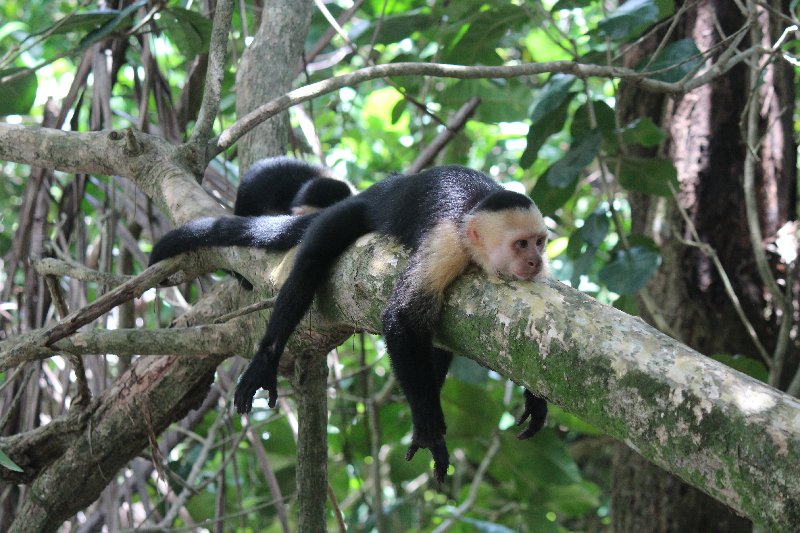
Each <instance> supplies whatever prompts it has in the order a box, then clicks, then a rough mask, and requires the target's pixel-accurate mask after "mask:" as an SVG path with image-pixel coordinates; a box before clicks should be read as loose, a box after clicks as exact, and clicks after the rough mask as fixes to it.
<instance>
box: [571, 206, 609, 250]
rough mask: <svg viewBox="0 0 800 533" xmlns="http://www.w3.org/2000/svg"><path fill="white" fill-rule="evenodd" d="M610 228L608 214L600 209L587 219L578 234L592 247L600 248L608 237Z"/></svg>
mask: <svg viewBox="0 0 800 533" xmlns="http://www.w3.org/2000/svg"><path fill="white" fill-rule="evenodd" d="M608 226H609V221H608V213H607V212H606V210H605V209H599V210H597V211H595V212H594V213H592V214H591V215H589V216H588V217H586V220H585V221H584V223H583V226H581V229H579V230H578V232H579V233H580V235H581V238H583V240H584V241H586V242H587V243H589V244H590V245H591V246H600V243H602V242H603V239H605V238H606V235H608Z"/></svg>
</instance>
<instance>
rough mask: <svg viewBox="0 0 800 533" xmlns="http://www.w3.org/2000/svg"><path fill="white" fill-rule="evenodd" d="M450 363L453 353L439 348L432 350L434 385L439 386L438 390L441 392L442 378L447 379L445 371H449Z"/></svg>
mask: <svg viewBox="0 0 800 533" xmlns="http://www.w3.org/2000/svg"><path fill="white" fill-rule="evenodd" d="M452 362H453V352H448V351H447V350H443V349H441V348H433V371H434V374H435V375H436V383H438V385H439V390H442V386H443V385H444V378H446V377H447V371H448V370H449V369H450V363H452Z"/></svg>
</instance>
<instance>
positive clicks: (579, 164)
mask: <svg viewBox="0 0 800 533" xmlns="http://www.w3.org/2000/svg"><path fill="white" fill-rule="evenodd" d="M601 138H602V137H601V135H600V132H599V131H593V132H591V133H589V134H588V135H586V136H585V137H583V138H581V139H579V140H578V141H577V142H574V143H573V144H572V146H571V147H570V149H569V152H567V154H566V155H565V156H564V157H562V158H561V159H560V160H558V161H556V162H555V163H553V164H552V165H551V166H550V168H548V169H547V172H545V179H546V180H547V183H549V184H550V185H552V186H553V187H560V188H563V187H567V186H569V185H570V184H571V183H573V182H574V181H575V180H577V179H578V176H579V175H580V172H581V170H582V169H583V168H584V167H586V166H587V165H588V164H589V163H591V162H592V161H593V160H594V158H595V157H596V156H597V153H598V152H599V151H600V140H601Z"/></svg>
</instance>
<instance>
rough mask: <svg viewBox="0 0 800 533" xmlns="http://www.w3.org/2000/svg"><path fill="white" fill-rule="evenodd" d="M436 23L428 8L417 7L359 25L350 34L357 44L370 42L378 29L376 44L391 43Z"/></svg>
mask: <svg viewBox="0 0 800 533" xmlns="http://www.w3.org/2000/svg"><path fill="white" fill-rule="evenodd" d="M435 23H436V17H434V16H433V15H431V14H430V13H428V12H427V10H424V11H423V10H421V9H416V10H413V11H409V12H407V13H403V14H400V15H391V16H388V17H384V18H382V19H380V20H379V19H378V18H377V17H376V18H375V19H373V22H371V23H369V24H365V25H363V26H359V27H357V29H356V30H355V31H354V32H353V33H352V34H351V35H350V39H351V40H352V41H353V42H355V43H356V44H369V43H371V42H372V40H373V36H374V35H375V29H376V28H377V29H378V35H377V36H376V37H375V43H376V44H390V43H396V42H399V41H402V40H403V39H406V38H409V37H412V36H413V35H414V34H416V33H417V32H420V31H424V30H427V29H428V28H430V27H431V26H433V25H434V24H435Z"/></svg>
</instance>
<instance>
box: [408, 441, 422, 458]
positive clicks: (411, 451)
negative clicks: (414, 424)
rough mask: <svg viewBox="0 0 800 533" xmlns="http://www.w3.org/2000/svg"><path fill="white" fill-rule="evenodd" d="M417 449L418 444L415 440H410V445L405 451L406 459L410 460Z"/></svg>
mask: <svg viewBox="0 0 800 533" xmlns="http://www.w3.org/2000/svg"><path fill="white" fill-rule="evenodd" d="M417 450H419V445H418V444H417V443H416V442H412V443H411V446H409V447H408V451H407V452H406V461H410V460H411V459H413V458H414V454H416V453H417Z"/></svg>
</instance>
